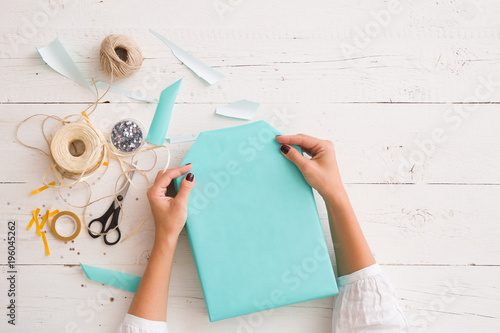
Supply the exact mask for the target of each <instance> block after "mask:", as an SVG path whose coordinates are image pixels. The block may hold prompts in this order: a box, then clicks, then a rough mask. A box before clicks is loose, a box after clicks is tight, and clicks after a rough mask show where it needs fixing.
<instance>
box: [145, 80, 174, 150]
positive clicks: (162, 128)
mask: <svg viewBox="0 0 500 333" xmlns="http://www.w3.org/2000/svg"><path fill="white" fill-rule="evenodd" d="M181 81H182V79H180V80H178V81H177V82H175V83H173V84H172V85H170V86H168V87H167V88H165V89H164V90H163V91H162V92H161V95H160V101H159V102H158V106H157V107H156V112H155V116H154V118H153V121H152V122H151V126H150V127H149V132H148V136H147V137H146V141H147V142H149V143H152V144H154V145H157V146H162V145H163V144H164V142H165V136H166V135H167V130H168V125H169V124H170V117H171V116H172V109H173V108H174V103H175V99H176V97H177V93H178V92H179V87H180V85H181Z"/></svg>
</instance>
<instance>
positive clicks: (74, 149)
mask: <svg viewBox="0 0 500 333" xmlns="http://www.w3.org/2000/svg"><path fill="white" fill-rule="evenodd" d="M105 141H106V139H105V138H104V136H103V134H102V133H101V132H100V131H99V130H97V129H95V128H93V127H92V126H90V125H88V124H85V123H77V122H75V123H69V124H66V125H64V126H62V127H61V128H59V130H58V131H57V132H56V133H55V134H54V136H53V137H52V140H51V141H50V145H49V146H50V155H51V157H52V159H53V160H54V162H55V164H56V165H57V167H58V168H59V169H61V171H62V172H63V173H65V174H68V175H74V176H78V175H86V174H90V173H92V172H94V171H96V170H97V169H98V168H99V167H100V166H101V165H102V164H103V162H104V159H105V158H106V146H105V145H104V143H105Z"/></svg>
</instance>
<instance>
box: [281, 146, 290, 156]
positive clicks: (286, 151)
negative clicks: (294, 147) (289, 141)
mask: <svg viewBox="0 0 500 333" xmlns="http://www.w3.org/2000/svg"><path fill="white" fill-rule="evenodd" d="M280 150H281V152H283V154H285V155H286V154H287V153H288V152H289V151H290V146H289V145H281V147H280Z"/></svg>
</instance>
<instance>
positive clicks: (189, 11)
mask: <svg viewBox="0 0 500 333" xmlns="http://www.w3.org/2000/svg"><path fill="white" fill-rule="evenodd" d="M391 3H392V2H391V1H390V0H386V1H384V0H375V1H365V0H357V1H347V0H318V1H314V2H306V1H298V0H289V1H284V0H280V1H264V0H257V1H244V0H242V1H229V0H212V1H200V0H198V1H187V2H186V1H158V0H145V1H141V2H137V1H131V0H126V1H125V0H121V1H118V0H114V1H109V0H106V1H98V0H90V1H89V0H65V1H62V0H61V1H39V2H33V1H29V0H20V1H15V2H10V3H8V4H2V7H1V8H2V10H1V11H0V78H1V79H0V115H1V119H0V133H2V135H0V147H1V152H2V153H3V156H4V157H3V158H2V162H1V163H0V207H1V211H2V213H3V214H2V218H1V223H0V234H1V235H4V236H3V237H1V238H0V249H2V250H0V252H2V254H1V255H0V272H1V273H0V274H1V278H0V293H2V294H3V293H4V292H5V291H6V290H7V280H6V278H5V277H6V276H7V270H8V268H7V265H6V264H7V254H6V252H5V250H4V249H6V248H7V241H6V236H5V235H6V234H7V222H8V221H11V220H15V221H16V222H17V223H18V243H17V248H18V252H17V263H18V271H19V274H18V281H17V290H18V297H17V299H18V303H17V304H18V313H17V314H18V317H17V319H18V323H19V325H18V326H16V327H15V328H13V327H11V326H10V325H7V323H6V320H5V318H4V319H2V320H1V321H0V331H2V332H4V331H7V332H11V331H12V332H34V331H39V332H88V331H93V332H94V331H95V332H111V331H113V330H114V329H115V328H116V326H117V325H118V324H119V322H120V321H121V319H122V317H123V315H124V313H125V312H126V310H127V308H128V306H129V304H130V300H131V297H132V296H133V295H132V294H131V293H128V292H125V291H121V290H118V289H113V288H109V287H107V286H103V285H101V284H97V283H94V282H91V281H88V280H87V279H86V278H85V277H84V275H83V273H82V271H81V269H80V268H79V266H78V263H79V262H82V263H85V264H90V265H96V266H99V267H106V268H111V269H116V270H120V271H123V272H127V273H131V274H137V275H141V274H142V273H143V271H144V269H145V265H146V264H147V261H148V258H149V251H150V250H151V242H150V241H151V238H152V236H153V233H154V229H153V224H152V221H151V220H150V221H148V222H147V223H146V224H145V225H144V227H143V228H142V229H141V230H140V231H139V232H138V233H137V234H136V235H134V237H132V238H131V239H130V240H128V241H126V242H124V243H120V244H119V245H117V246H116V247H108V246H105V245H104V244H103V243H102V241H100V240H93V239H91V238H90V237H89V236H88V235H87V234H86V232H85V229H83V231H82V234H81V235H80V236H79V237H78V238H77V239H76V240H75V241H74V242H68V243H64V242H60V241H58V240H56V239H55V238H54V237H53V236H52V235H51V234H47V239H48V243H49V247H50V250H51V255H50V256H49V257H46V256H45V255H44V250H43V243H42V240H41V239H40V238H38V237H36V235H35V233H34V232H33V230H30V231H27V230H25V228H26V225H27V224H28V222H29V219H30V214H31V210H32V209H34V208H37V207H39V208H41V209H42V211H43V210H45V209H46V208H48V207H53V208H58V209H60V210H64V209H69V210H73V211H75V212H78V213H80V214H81V210H78V209H75V208H72V207H71V206H69V205H68V204H66V203H64V201H63V200H62V199H61V198H60V197H59V196H58V195H57V192H56V191H54V190H47V191H44V192H41V193H40V194H37V195H35V196H30V195H29V192H30V191H31V190H34V189H36V188H38V187H40V186H41V177H42V176H43V174H44V173H45V171H46V170H47V169H48V166H49V163H48V161H47V159H46V157H45V156H44V155H42V154H41V153H39V152H36V151H33V150H30V149H27V148H25V147H23V146H21V145H20V144H19V142H18V141H17V140H16V139H15V128H16V126H17V124H18V123H19V122H20V121H22V120H23V119H25V118H26V117H28V116H30V115H33V114H36V113H44V114H51V115H58V116H66V115H69V114H73V113H78V112H80V111H81V110H83V109H85V108H86V107H87V106H88V105H89V104H90V103H91V102H93V96H92V95H91V94H90V93H89V92H88V91H86V90H85V89H83V88H81V87H80V86H78V85H77V84H76V83H74V82H72V81H71V80H69V79H66V78H64V77H62V76H60V75H59V74H57V73H55V72H54V71H53V70H51V69H50V68H48V66H47V65H46V64H44V62H43V61H42V60H41V59H40V58H39V56H38V54H37V53H36V50H35V46H44V45H46V44H48V43H49V42H50V41H52V40H53V39H54V38H55V37H59V38H60V40H61V41H62V42H63V44H64V45H65V47H66V48H67V50H68V52H69V53H70V54H71V56H72V57H73V59H74V60H75V62H76V63H77V65H78V66H79V67H80V68H81V70H82V72H83V73H84V75H85V76H86V77H87V78H89V80H90V78H91V77H94V78H95V79H96V80H104V81H107V80H108V78H107V77H106V75H105V74H104V73H103V71H102V70H101V68H100V66H99V63H98V50H99V45H100V42H101V41H102V39H103V38H104V37H105V36H107V35H109V34H112V33H121V34H126V35H129V36H131V37H133V38H134V39H135V40H136V41H137V42H138V44H139V46H140V47H141V50H142V52H143V55H144V57H145V61H144V64H143V66H142V68H141V70H140V71H139V72H138V73H137V74H136V75H134V76H132V77H130V78H128V79H124V80H120V81H117V82H115V83H116V84H117V85H119V86H121V87H123V88H126V89H129V90H135V91H141V92H144V93H145V94H147V95H148V96H153V97H156V96H158V94H159V93H160V91H161V90H162V89H164V88H165V87H166V86H167V85H169V84H170V83H173V82H174V81H176V80H177V79H178V78H180V77H183V78H184V80H183V83H182V86H181V89H180V91H179V96H178V98H177V103H176V106H175V109H174V113H173V116H172V121H171V126H170V128H169V132H168V134H167V136H182V135H189V134H193V133H198V132H201V131H204V130H210V129H217V128H224V127H229V126H235V125H239V124H243V123H244V122H242V121H239V120H235V119H229V118H224V117H219V116H217V115H215V113H214V111H215V108H216V107H218V106H220V105H223V104H226V103H230V102H233V101H235V100H238V99H243V98H245V99H249V100H254V101H256V102H259V103H261V107H260V108H259V111H258V113H257V115H256V117H255V119H254V120H261V119H262V120H266V121H268V122H269V123H271V124H273V125H274V126H275V127H276V128H278V129H279V130H280V131H282V132H284V133H290V134H291V133H298V132H302V133H307V134H310V135H314V136H317V137H321V138H325V139H329V140H331V141H333V142H334V143H335V146H336V150H337V156H338V160H339V164H340V167H341V172H342V176H343V179H344V181H345V183H346V186H347V190H348V192H349V195H350V198H351V201H352V203H353V205H354V208H355V210H356V212H357V215H358V217H359V220H360V223H361V226H362V228H363V231H364V232H365V234H366V237H367V239H368V241H369V243H370V245H371V248H372V250H373V252H374V254H375V256H376V258H377V261H378V262H379V263H381V264H382V265H383V269H384V271H385V273H386V274H387V275H388V276H389V278H390V279H391V280H392V282H393V283H394V285H395V287H396V289H397V292H398V295H399V298H400V301H401V304H402V306H403V309H404V311H405V315H406V317H407V319H408V321H409V323H410V325H411V328H412V332H421V331H425V332H471V331H474V332H475V331H478V332H497V331H498V330H500V316H499V314H498V309H499V308H500V303H499V299H500V294H499V289H498V285H499V284H500V261H499V258H500V247H499V246H498V235H499V234H500V226H499V223H498V216H499V215H500V211H499V208H498V205H497V203H496V201H497V198H498V196H499V194H500V193H499V191H500V173H499V172H498V170H499V169H500V153H499V152H500V149H499V148H500V147H499V142H500V140H499V139H500V134H499V131H498V130H497V127H498V126H497V124H498V123H499V122H500V118H499V117H500V113H499V112H498V108H499V107H500V106H499V104H500V62H499V59H500V43H499V38H500V24H499V21H498V12H499V10H500V2H498V1H494V0H476V1H470V0H456V1H448V0H422V1H402V2H401V3H402V4H401V8H400V11H398V13H395V14H391V15H390V16H389V17H385V19H386V20H388V21H386V22H385V23H381V22H383V20H384V17H383V15H384V14H383V13H384V12H383V11H385V10H388V8H389V6H390V4H391ZM381 20H382V21H381ZM377 23H378V24H379V26H380V27H381V28H380V29H377V27H376V25H377ZM149 28H153V29H155V30H157V31H159V32H160V33H162V34H164V35H165V36H167V37H168V38H170V39H171V40H173V41H174V42H176V43H177V44H178V45H179V46H181V47H183V48H184V49H186V50H188V51H189V52H190V53H192V54H193V55H195V56H196V57H198V58H199V59H201V60H202V61H204V62H206V63H207V64H209V65H211V66H213V67H215V68H217V70H219V71H220V72H222V73H224V74H225V75H226V78H225V79H223V80H222V81H220V82H219V83H217V84H215V85H213V86H208V85H206V84H205V83H204V82H203V81H202V80H200V79H198V78H197V77H196V75H195V74H193V73H192V72H191V71H190V70H189V69H187V68H186V67H185V66H184V65H183V64H182V63H180V61H179V60H177V59H176V58H175V57H174V56H173V55H172V53H171V52H170V51H169V49H168V48H167V47H166V46H165V45H164V44H163V43H161V42H160V41H159V40H158V39H157V38H155V37H154V36H153V35H152V34H151V33H149V32H148V29H149ZM369 29H375V30H371V31H370V30H369ZM360 31H361V32H360ZM367 31H368V35H369V36H368V35H367ZM363 35H364V37H363ZM356 45H361V46H360V47H358V46H356ZM348 46H354V50H353V49H352V48H351V49H350V50H349V49H347V50H346V47H348ZM105 100H106V101H107V102H109V103H105V104H101V105H99V107H98V111H96V113H95V114H94V115H92V116H91V120H92V122H93V123H94V124H95V125H96V126H98V127H99V128H101V129H102V130H103V131H104V132H105V133H106V132H107V131H108V130H109V128H110V126H111V125H112V124H113V123H114V122H116V121H118V120H120V119H122V118H124V117H133V118H136V119H138V120H140V121H141V122H142V123H143V124H144V125H145V126H146V127H148V126H149V124H150V122H151V120H152V117H153V114H154V111H155V108H156V105H155V104H146V103H137V102H136V101H133V100H130V99H128V98H126V97H123V96H120V95H116V94H111V93H110V94H108V95H107V96H106V97H105ZM39 129H40V119H35V120H34V121H32V122H29V123H27V124H26V126H24V127H23V128H22V131H21V134H22V137H23V138H24V139H25V140H26V142H27V143H29V144H33V145H36V146H40V147H43V146H44V141H43V138H42V136H41V135H40V131H39ZM191 145H192V143H183V144H176V145H170V146H169V147H170V151H171V155H172V162H171V163H172V165H173V166H177V165H179V164H180V163H181V161H182V160H183V158H184V156H185V155H186V153H187V152H188V150H189V148H190V147H191ZM166 160H167V158H166V153H165V151H159V164H158V166H157V167H156V169H155V170H152V171H151V172H150V173H149V175H148V176H149V177H150V178H151V177H153V176H154V175H155V173H156V171H157V170H159V169H160V168H162V167H163V165H164V164H165V163H166ZM153 161H154V156H153V155H152V154H149V153H148V154H144V156H141V158H140V163H141V165H143V166H147V165H150V164H151V163H153ZM118 174H119V171H118V168H117V165H116V164H114V163H111V166H110V169H109V171H108V172H107V173H106V174H105V175H103V176H101V177H100V179H97V178H93V179H91V180H90V181H89V183H90V185H91V188H92V194H93V196H94V197H100V196H103V195H106V194H109V193H110V191H111V189H112V186H113V184H114V182H115V180H116V177H117V175H118ZM134 180H135V181H136V182H137V185H138V187H140V188H139V189H135V188H134V189H131V192H130V193H129V195H128V196H127V198H126V202H125V205H126V206H125V215H124V220H123V223H122V225H121V229H122V232H123V233H124V234H128V233H130V232H131V231H132V230H133V229H134V228H135V226H136V225H137V224H138V223H139V222H140V221H141V220H142V219H143V218H145V217H146V216H147V215H148V212H149V206H148V203H147V199H146V196H145V191H144V189H145V188H147V186H148V182H147V180H146V179H145V178H144V177H141V176H140V175H139V176H136V177H135V179H134ZM61 194H62V197H63V198H65V199H66V200H68V201H69V202H71V203H73V204H80V203H82V202H83V201H84V200H85V198H86V195H88V192H87V190H86V189H85V187H84V186H80V185H79V186H76V187H74V188H73V189H71V190H63V191H62V193H61ZM317 203H318V210H319V214H320V217H321V222H322V225H323V229H324V232H325V234H328V232H329V231H328V223H327V217H326V210H325V207H324V205H323V203H322V200H321V198H320V197H317ZM108 204H109V202H107V201H105V200H104V201H103V202H101V203H99V204H96V205H94V206H92V207H91V209H89V211H88V215H87V216H86V218H87V219H88V218H91V217H92V216H90V214H97V213H96V212H101V210H102V209H103V208H105V206H107V205H108ZM66 227H67V226H66ZM327 243H328V246H329V249H330V254H331V255H332V258H334V257H333V255H334V254H333V250H332V244H331V241H330V240H329V239H328V240H327ZM3 299H4V298H2V300H3ZM332 302H333V300H332V298H325V299H320V300H316V301H312V302H307V303H302V304H297V305H293V306H288V307H284V308H280V309H276V310H274V312H273V313H272V314H269V313H265V314H262V315H254V316H252V315H250V316H244V317H240V318H236V319H228V320H224V321H221V322H217V323H212V324H210V323H209V321H208V317H207V313H206V307H205V303H204V299H203V295H202V292H201V288H200V284H199V280H198V276H197V274H196V270H195V266H194V262H193V258H192V254H191V250H190V248H189V244H188V242H187V238H186V235H185V233H184V232H183V233H182V234H181V239H180V242H179V247H178V249H177V252H176V257H175V264H174V272H173V276H172V281H171V297H170V299H169V314H168V321H169V325H170V326H169V327H170V330H171V331H172V332H245V328H244V326H246V325H247V324H249V323H250V324H249V325H250V330H249V329H248V327H247V329H246V331H251V332H330V331H331V313H332Z"/></svg>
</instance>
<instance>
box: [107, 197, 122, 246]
mask: <svg viewBox="0 0 500 333" xmlns="http://www.w3.org/2000/svg"><path fill="white" fill-rule="evenodd" d="M120 197H121V196H118V200H120V201H121V200H123V197H122V198H120ZM120 211H121V207H120V206H118V207H116V208H115V210H114V211H113V216H112V218H111V222H110V223H109V226H108V227H107V228H106V230H105V231H104V233H106V235H104V243H106V245H115V244H116V243H118V242H119V241H120V238H121V237H122V232H121V231H120V229H119V228H118V218H119V217H120ZM114 231H116V232H117V233H118V236H117V237H116V240H115V241H113V242H109V241H108V236H109V235H110V234H108V233H113V232H114Z"/></svg>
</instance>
